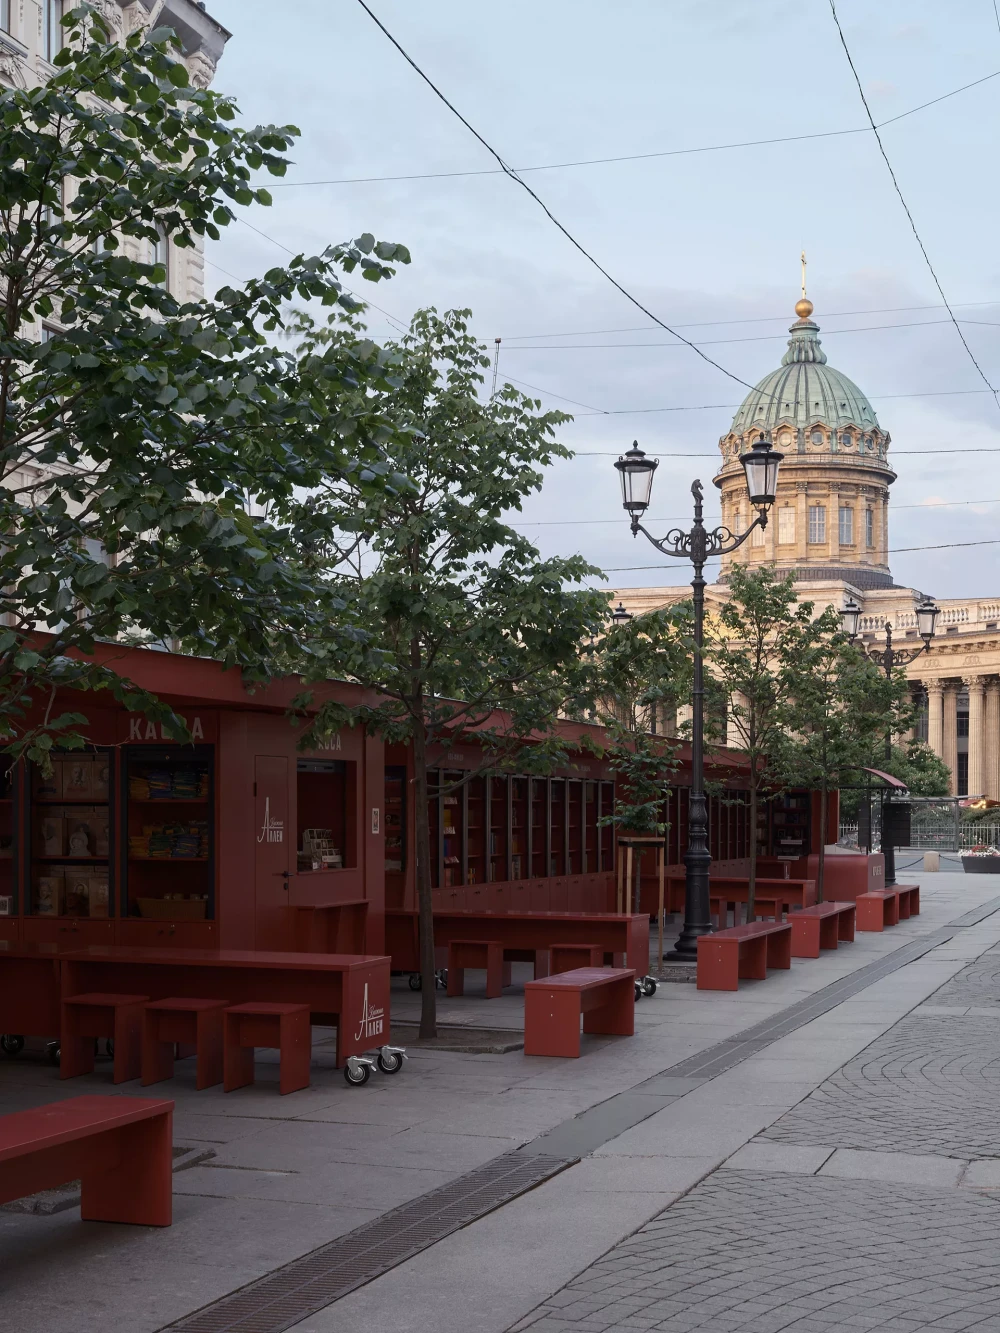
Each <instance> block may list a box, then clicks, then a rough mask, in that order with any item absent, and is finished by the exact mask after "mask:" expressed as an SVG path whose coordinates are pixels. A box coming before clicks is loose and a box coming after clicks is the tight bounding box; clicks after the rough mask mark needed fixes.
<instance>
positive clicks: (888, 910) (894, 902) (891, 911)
mask: <svg viewBox="0 0 1000 1333" xmlns="http://www.w3.org/2000/svg"><path fill="white" fill-rule="evenodd" d="M885 924H886V925H887V926H898V925H899V894H898V893H894V894H893V895H892V897H891V898H886V900H885Z"/></svg>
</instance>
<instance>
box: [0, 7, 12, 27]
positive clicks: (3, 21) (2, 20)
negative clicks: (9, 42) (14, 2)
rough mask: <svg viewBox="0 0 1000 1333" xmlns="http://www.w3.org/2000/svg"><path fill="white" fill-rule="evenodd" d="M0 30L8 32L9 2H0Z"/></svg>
mask: <svg viewBox="0 0 1000 1333" xmlns="http://www.w3.org/2000/svg"><path fill="white" fill-rule="evenodd" d="M0 28H2V29H3V30H4V32H10V0H0Z"/></svg>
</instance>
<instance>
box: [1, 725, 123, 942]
mask: <svg viewBox="0 0 1000 1333" xmlns="http://www.w3.org/2000/svg"><path fill="white" fill-rule="evenodd" d="M111 786H112V774H111V756H110V751H108V750H97V751H80V752H79V753H74V754H56V755H53V757H52V772H51V773H50V774H44V773H43V772H42V770H41V768H40V767H39V766H38V765H32V767H31V779H30V798H29V801H30V803H29V825H30V832H29V847H30V853H31V854H30V863H29V868H28V895H27V904H26V908H27V911H26V915H28V916H34V917H76V918H88V919H107V918H108V917H109V916H110V915H112V897H111V892H112V887H113V884H112V874H111V866H112V860H111V837H112V824H111V811H112V792H111ZM11 796H12V793H11ZM2 808H3V809H4V810H8V811H12V810H13V806H12V804H11V805H5V806H4V807H2ZM10 830H11V847H13V818H12V815H11V825H10ZM11 865H12V862H11ZM12 881H13V876H12V875H11V880H10V882H11V889H10V895H11V897H12V896H13V882H12ZM11 910H13V906H12V908H11Z"/></svg>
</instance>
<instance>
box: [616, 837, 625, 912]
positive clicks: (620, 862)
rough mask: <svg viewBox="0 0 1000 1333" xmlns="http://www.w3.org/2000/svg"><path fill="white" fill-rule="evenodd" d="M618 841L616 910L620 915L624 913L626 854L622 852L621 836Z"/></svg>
mask: <svg viewBox="0 0 1000 1333" xmlns="http://www.w3.org/2000/svg"><path fill="white" fill-rule="evenodd" d="M616 843H617V848H618V897H617V899H616V904H617V906H616V910H617V912H618V915H619V916H621V914H622V875H623V873H624V870H625V857H624V855H623V853H622V844H621V839H620V838H619V839H616Z"/></svg>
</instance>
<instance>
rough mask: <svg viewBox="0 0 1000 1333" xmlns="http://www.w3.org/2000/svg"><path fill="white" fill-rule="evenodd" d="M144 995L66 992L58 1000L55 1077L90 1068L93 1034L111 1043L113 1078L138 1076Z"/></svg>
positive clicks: (117, 1080) (124, 1079) (122, 1080)
mask: <svg viewBox="0 0 1000 1333" xmlns="http://www.w3.org/2000/svg"><path fill="white" fill-rule="evenodd" d="M148 999H149V996H148V995H108V994H102V993H99V992H95V993H94V994H91V995H69V996H67V997H66V999H65V1000H63V1002H62V1025H61V1031H60V1035H59V1046H60V1059H59V1077H60V1078H76V1077H77V1075H79V1074H89V1073H91V1072H92V1071H93V1068H94V1038H95V1037H110V1038H111V1040H112V1041H113V1042H114V1044H115V1066H114V1082H115V1083H126V1082H128V1080H129V1079H132V1078H138V1077H139V1068H140V1061H139V1046H140V1032H141V1028H142V1006H143V1005H144V1004H145V1003H146V1001H147V1000H148Z"/></svg>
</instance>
